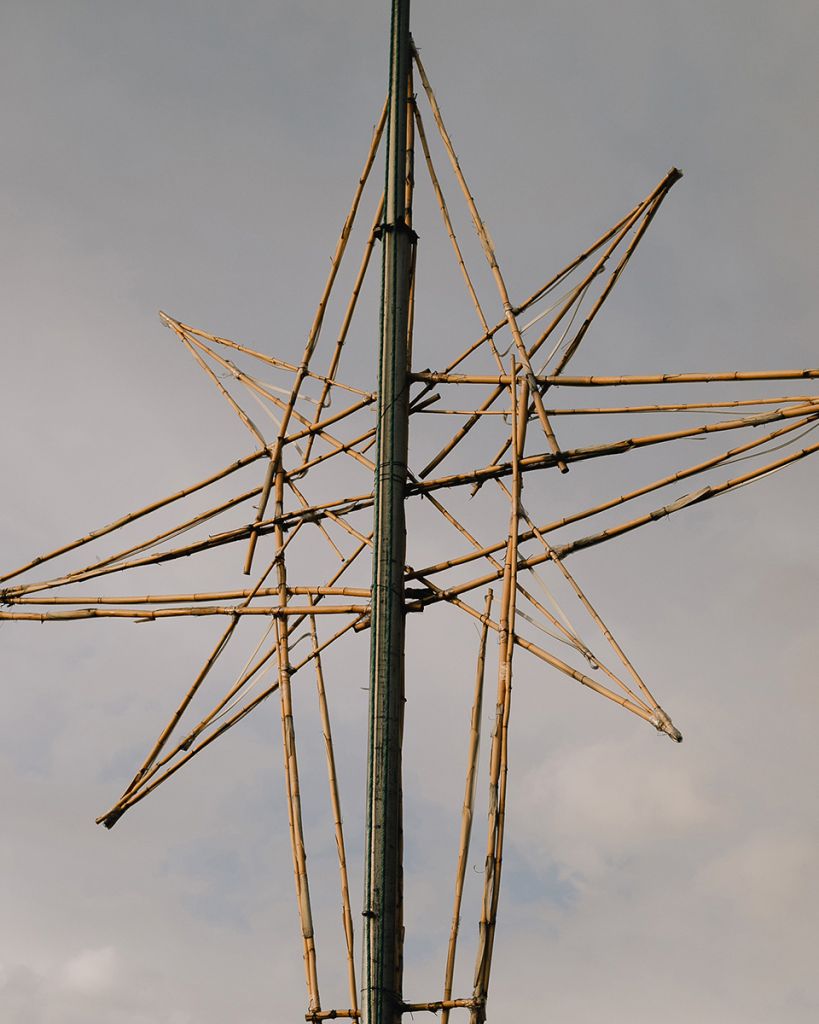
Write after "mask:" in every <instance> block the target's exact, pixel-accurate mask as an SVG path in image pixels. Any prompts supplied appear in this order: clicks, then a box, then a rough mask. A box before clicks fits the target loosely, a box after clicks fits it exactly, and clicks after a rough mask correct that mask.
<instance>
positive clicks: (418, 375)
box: [409, 369, 819, 388]
mask: <svg viewBox="0 0 819 1024" xmlns="http://www.w3.org/2000/svg"><path fill="white" fill-rule="evenodd" d="M409 376H410V378H411V379H412V380H413V381H422V382H423V383H426V384H492V385H497V386H498V387H502V386H503V385H508V384H509V383H510V381H511V378H510V377H509V375H508V374H502V373H501V374H485V375H480V374H470V373H451V372H449V371H444V370H442V371H440V372H438V371H433V370H416V371H414V372H412V373H410V374H409ZM817 378H819V369H805V370H735V371H732V372H729V373H655V374H631V375H629V374H622V375H620V376H618V377H607V376H601V375H592V376H585V377H569V376H567V375H565V374H563V375H560V376H557V375H555V374H535V382H536V383H537V384H538V385H539V386H541V385H545V384H548V385H550V386H555V385H557V386H560V387H569V388H582V387H598V388H601V387H606V388H607V387H618V386H622V385H643V384H713V383H717V382H734V381H755V380H816V379H817Z"/></svg>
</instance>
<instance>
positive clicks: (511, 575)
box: [470, 357, 529, 1024]
mask: <svg viewBox="0 0 819 1024" xmlns="http://www.w3.org/2000/svg"><path fill="white" fill-rule="evenodd" d="M511 376H512V380H513V383H512V385H511V410H512V466H513V472H512V488H511V491H512V493H511V497H510V502H509V537H508V542H507V548H506V559H505V562H504V574H503V590H502V593H501V606H500V617H499V623H498V625H499V630H498V697H497V706H496V710H495V727H494V730H493V733H492V746H491V749H490V755H489V827H488V836H487V847H486V861H485V867H484V891H483V906H482V910H481V919H480V923H479V925H478V929H479V938H478V951H477V955H476V959H475V980H474V991H473V997H474V999H475V1000H476V1001H479V1002H478V1006H476V1007H475V1008H474V1009H473V1010H472V1012H471V1015H470V1016H471V1020H473V1021H475V1022H476V1024H483V1021H484V1020H485V1019H486V1013H485V1006H484V1002H483V1001H484V1000H485V999H486V997H487V994H488V992H489V973H490V969H491V963H492V949H493V945H494V937H495V925H496V922H497V914H498V900H499V897H500V883H501V871H502V867H503V838H504V829H505V822H506V791H507V780H508V773H509V742H508V741H509V716H510V712H511V706H512V659H513V656H514V651H515V601H516V596H517V573H518V535H519V532H520V511H521V490H522V486H523V479H522V476H521V473H520V459H521V456H522V455H523V452H524V449H525V440H526V426H527V421H526V415H525V413H526V409H527V408H528V404H529V403H528V394H527V390H528V388H527V381H526V378H525V377H524V378H523V381H522V387H521V393H520V394H519V393H518V384H517V381H516V379H515V378H516V366H515V359H514V357H513V358H512V373H511ZM488 617H489V616H488V613H487V615H486V618H487V619H488Z"/></svg>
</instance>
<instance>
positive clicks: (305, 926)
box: [274, 463, 321, 1012]
mask: <svg viewBox="0 0 819 1024" xmlns="http://www.w3.org/2000/svg"><path fill="white" fill-rule="evenodd" d="M275 487H276V494H275V501H276V505H275V510H276V517H277V519H279V520H281V518H282V516H283V513H284V470H283V469H282V467H281V463H279V465H278V468H277V472H276V485H275ZM274 539H275V543H276V558H275V565H276V575H277V578H278V583H279V601H280V603H281V604H282V605H286V604H287V573H286V570H285V565H284V554H283V551H284V534H283V532H282V528H281V526H280V525H277V527H276V529H275V531H274ZM275 622H276V653H277V656H278V668H279V696H280V698H281V718H282V747H283V751H284V775H285V784H286V792H287V812H288V815H287V816H288V819H289V823H290V842H291V845H292V849H293V873H294V876H295V885H296V900H297V903H298V910H299V919H300V921H301V932H302V938H303V941H304V968H305V974H306V979H307V992H308V995H309V999H310V1010H311V1012H312V1011H315V1010H320V1009H321V999H320V996H319V987H318V975H317V971H316V947H315V935H314V929H313V914H312V909H311V906H310V885H309V880H308V878H307V853H306V851H305V847H304V828H303V825H302V817H301V793H300V787H299V765H298V757H297V753H296V728H295V723H294V721H293V700H292V695H291V690H290V652H289V645H288V636H287V628H286V626H285V624H284V620H283V619H282V618H281V617H280V616H276V620H275Z"/></svg>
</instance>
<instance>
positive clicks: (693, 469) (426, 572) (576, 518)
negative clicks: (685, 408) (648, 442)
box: [407, 417, 811, 580]
mask: <svg viewBox="0 0 819 1024" xmlns="http://www.w3.org/2000/svg"><path fill="white" fill-rule="evenodd" d="M810 422H811V420H810V418H808V417H806V418H804V419H801V420H797V421H796V422H795V423H789V424H787V425H786V426H784V427H779V428H778V429H777V430H774V431H772V432H771V433H770V434H765V435H764V436H763V437H758V438H754V440H753V441H748V442H746V443H745V444H742V445H739V446H737V447H736V448H729V449H728V451H725V452H722V453H721V454H719V455H715V456H714V457H713V458H711V459H706V460H705V461H704V462H699V463H696V464H695V465H693V466H689V467H688V468H687V469H681V470H678V471H677V472H676V473H670V474H669V475H668V476H664V477H660V478H659V479H658V480H654V481H652V482H651V483H649V484H646V485H645V486H643V487H638V488H637V489H636V490H633V491H628V492H627V493H625V494H621V495H619V496H618V497H616V498H611V499H609V500H608V501H605V502H602V503H601V504H599V505H592V506H590V507H589V508H586V509H583V510H581V511H579V512H573V513H572V514H571V515H568V516H564V517H563V518H562V519H556V520H553V521H552V522H550V523H546V524H544V525H543V526H540V527H539V529H540V532H541V533H551V532H553V531H555V530H559V529H561V528H562V527H564V526H570V525H571V524H573V523H577V522H581V521H582V520H584V519H588V518H590V517H592V516H595V515H599V514H601V513H603V512H607V511H609V510H610V509H612V508H616V507H617V506H618V505H623V504H625V503H626V502H628V501H633V500H635V499H636V498H640V497H643V496H644V495H646V494H650V493H651V492H652V491H656V490H659V489H661V488H663V487H669V486H671V485H672V484H675V483H679V481H681V480H685V479H688V478H689V477H692V476H696V475H698V474H700V473H705V472H707V471H708V470H710V469H715V468H716V467H718V466H720V465H723V464H725V463H727V462H728V461H729V460H731V459H734V458H737V457H738V456H741V455H744V454H745V453H747V452H749V451H752V450H753V449H754V448H759V447H761V446H762V445H764V444H767V443H768V442H770V441H773V440H776V439H777V438H779V437H782V436H784V435H786V434H789V433H793V432H794V431H796V430H800V429H801V428H802V427H804V426H806V425H807V424H808V423H810ZM534 536H535V533H534V530H529V531H525V532H523V533H521V535H520V541H521V543H523V542H525V541H529V540H532V538H533V537H534ZM505 546H506V541H505V540H501V541H498V542H497V543H495V544H492V545H489V546H488V547H483V548H479V549H478V550H476V551H471V552H468V553H467V554H464V555H460V556H458V557H456V558H450V559H447V560H446V561H443V562H438V563H437V564H435V565H430V566H425V567H424V568H422V569H417V570H415V569H412V570H410V571H409V573H408V574H407V579H410V580H411V579H417V578H419V577H421V576H430V575H434V574H436V573H438V572H443V571H445V570H447V569H452V568H454V567H456V566H459V565H464V564H466V563H467V562H473V561H475V560H477V559H479V558H483V557H485V556H487V555H492V554H494V553H495V552H497V551H501V550H502V549H503V548H504V547H505Z"/></svg>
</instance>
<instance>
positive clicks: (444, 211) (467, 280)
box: [412, 103, 490, 1020]
mask: <svg viewBox="0 0 819 1024" xmlns="http://www.w3.org/2000/svg"><path fill="white" fill-rule="evenodd" d="M412 110H413V115H414V118H415V124H416V126H417V128H418V138H419V139H420V140H421V148H422V149H423V151H424V160H425V161H426V165H427V173H428V174H429V179H430V182H431V183H432V191H433V192H434V193H435V199H436V201H437V203H438V209H439V211H440V213H441V218H442V219H443V222H444V229H445V230H446V233H447V235H448V236H449V241H450V242H451V244H452V250H453V252H454V254H455V261H456V262H457V264H458V268H459V269H460V271H461V276H462V277H463V280H464V284H465V285H466V290H467V292H468V293H469V297H470V299H471V300H472V305H473V307H474V309H475V312H476V313H477V315H478V320H479V321H480V325H481V327H482V329H483V335H484V338H486V339H487V340H489V337H490V335H489V324H488V323H487V322H486V317H485V316H484V313H483V309H481V304H480V302H479V301H478V296H477V293H476V292H475V286H474V285H473V284H472V278H471V277H470V276H469V271H468V270H467V269H466V263H464V257H463V253H462V252H461V247H460V245H459V244H458V239H457V237H456V235H455V229H454V228H453V226H452V220H451V218H450V216H449V209H448V208H447V205H446V200H445V199H444V193H443V191H442V190H441V183H440V181H439V180H438V175H437V174H436V173H435V168H434V166H433V164H432V156H431V154H430V152H429V143H428V142H427V135H426V132H425V131H424V122H423V119H422V117H421V111H420V110H419V109H418V105H417V104H416V103H413V105H412ZM447 1016H448V1014H447ZM442 1020H446V1018H445V1017H444V1018H442Z"/></svg>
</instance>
